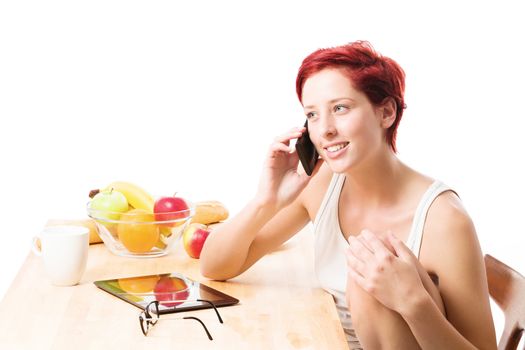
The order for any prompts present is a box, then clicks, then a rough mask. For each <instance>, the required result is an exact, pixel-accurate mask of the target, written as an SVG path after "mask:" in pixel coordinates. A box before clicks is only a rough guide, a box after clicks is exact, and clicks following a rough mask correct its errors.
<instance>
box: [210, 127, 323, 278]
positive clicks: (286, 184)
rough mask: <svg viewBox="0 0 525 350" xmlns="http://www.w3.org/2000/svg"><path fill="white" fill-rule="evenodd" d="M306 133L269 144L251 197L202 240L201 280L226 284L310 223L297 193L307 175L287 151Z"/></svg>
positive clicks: (299, 130)
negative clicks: (239, 209) (293, 142)
mask: <svg viewBox="0 0 525 350" xmlns="http://www.w3.org/2000/svg"><path fill="white" fill-rule="evenodd" d="M304 130H305V128H297V129H293V130H291V131H290V132H288V133H287V134H284V135H282V136H280V137H278V138H277V139H276V140H275V142H274V143H273V144H272V145H271V147H270V150H269V152H268V156H267V159H266V162H265V165H264V168H263V172H262V175H261V180H260V182H259V189H258V192H257V194H256V196H255V198H254V199H253V200H252V201H250V203H248V205H246V207H245V208H244V209H243V210H241V212H240V213H239V214H237V215H236V216H235V217H234V218H232V219H231V220H229V221H228V222H227V223H225V224H223V225H221V226H220V227H219V228H217V229H216V230H215V231H214V232H213V233H212V234H211V235H210V236H209V237H208V239H207V240H206V242H205V244H204V247H203V249H202V252H201V258H200V259H201V264H200V266H201V273H202V275H203V276H206V277H208V278H212V279H218V280H225V279H229V278H232V277H235V276H237V275H239V274H240V273H242V272H244V271H245V270H246V269H248V268H249V267H250V266H252V265H253V264H254V263H255V262H256V261H257V260H259V259H260V258H261V257H262V256H263V255H265V254H266V253H268V252H270V251H272V250H273V249H275V248H277V247H278V246H279V245H281V244H282V243H284V242H285V241H286V240H288V239H289V238H290V237H292V236H293V235H294V234H296V233H297V232H299V230H300V229H301V228H303V227H304V226H305V225H306V223H308V221H309V216H308V212H307V211H306V209H305V208H304V206H303V204H302V200H301V198H300V194H301V192H302V191H303V190H304V189H305V187H306V186H307V184H308V183H309V181H310V179H311V177H309V176H307V175H306V174H305V173H304V171H301V169H300V168H299V171H298V163H299V158H298V156H297V153H295V152H292V153H290V148H289V142H290V140H291V139H294V138H297V137H299V136H300V135H301V134H302V132H304ZM319 163H321V162H319ZM319 168H320V164H318V166H317V167H316V170H315V171H314V174H313V175H315V174H316V173H317V172H318V171H319ZM313 175H312V177H313Z"/></svg>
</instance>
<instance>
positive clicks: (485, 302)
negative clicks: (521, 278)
mask: <svg viewBox="0 0 525 350" xmlns="http://www.w3.org/2000/svg"><path fill="white" fill-rule="evenodd" d="M420 261H421V263H422V265H423V266H424V267H425V268H426V269H427V270H428V271H429V272H433V273H435V274H436V275H437V276H438V277H439V287H438V288H439V292H440V294H441V297H442V299H443V303H444V304H445V309H446V312H447V319H448V320H449V322H450V323H451V324H452V325H453V326H454V327H455V328H456V329H457V330H458V331H460V332H461V334H462V335H463V336H464V337H465V338H466V339H468V340H469V341H470V342H471V343H472V344H474V345H475V346H477V347H478V348H483V347H486V346H487V344H494V345H495V344H496V335H495V332H494V326H493V323H492V316H491V310H490V304H489V295H488V287H487V279H486V274H485V264H484V262H483V254H482V252H481V248H480V245H479V241H478V238H477V235H476V229H475V227H474V223H473V222H472V219H471V218H470V216H469V215H468V213H467V211H466V210H465V208H464V206H463V204H462V203H461V200H460V199H459V197H458V196H457V195H456V194H455V193H453V192H450V191H448V192H445V193H442V194H441V195H440V196H438V197H437V198H436V199H435V201H434V203H432V206H431V207H430V210H429V212H428V215H427V221H426V223H425V229H424V236H423V245H422V247H421V252H420Z"/></svg>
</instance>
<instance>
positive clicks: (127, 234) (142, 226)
mask: <svg viewBox="0 0 525 350" xmlns="http://www.w3.org/2000/svg"><path fill="white" fill-rule="evenodd" d="M153 221H155V218H154V216H153V214H150V213H148V212H147V211H146V210H143V209H133V210H130V211H128V212H126V213H124V214H122V215H121V216H120V223H119V224H118V228H117V232H118V238H119V240H120V242H122V244H123V245H124V247H126V249H127V250H129V251H130V252H132V253H147V252H149V251H150V250H151V249H152V248H153V247H154V246H155V243H157V241H158V240H159V229H158V227H157V225H155V224H151V222H153Z"/></svg>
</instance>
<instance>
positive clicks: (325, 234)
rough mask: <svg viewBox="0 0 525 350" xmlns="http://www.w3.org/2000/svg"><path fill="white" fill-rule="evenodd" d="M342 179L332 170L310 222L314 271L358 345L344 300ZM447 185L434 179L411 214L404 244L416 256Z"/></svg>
mask: <svg viewBox="0 0 525 350" xmlns="http://www.w3.org/2000/svg"><path fill="white" fill-rule="evenodd" d="M344 180H345V176H344V174H334V175H333V177H332V181H331V182H330V185H329V186H328V190H327V191H326V194H325V196H324V198H323V202H322V203H321V207H320V208H319V211H318V212H317V216H316V218H315V221H314V223H313V225H314V235H315V272H316V274H317V278H318V280H319V282H320V285H321V287H322V288H323V289H324V290H326V291H327V292H328V293H330V294H332V295H333V297H334V301H335V304H336V308H337V313H338V314H339V319H340V320H341V324H342V326H343V329H344V332H345V335H346V340H347V341H348V345H349V347H350V349H361V348H362V347H361V345H360V344H359V340H358V339H357V337H356V335H355V331H354V329H353V327H352V319H351V317H350V314H349V312H348V306H347V304H346V298H345V290H346V277H347V267H346V250H347V248H348V242H347V241H346V239H345V237H344V235H343V232H342V231H341V227H340V226H339V196H340V194H341V189H342V188H343V183H344ZM449 190H450V188H449V187H447V186H446V185H444V184H443V183H441V182H439V181H434V183H432V185H430V187H429V188H428V190H427V191H426V192H425V194H424V195H423V197H422V198H421V201H420V202H419V205H418V207H417V209H416V212H415V214H414V219H413V221H412V228H411V230H410V234H409V236H408V239H407V241H406V242H405V244H406V245H407V246H408V248H410V250H412V252H413V253H414V255H416V256H417V257H418V258H419V251H420V249H421V240H422V237H423V227H424V225H425V220H426V216H427V212H428V209H429V208H430V205H431V204H432V202H433V201H434V199H436V197H437V196H439V195H440V194H441V193H443V192H445V191H449Z"/></svg>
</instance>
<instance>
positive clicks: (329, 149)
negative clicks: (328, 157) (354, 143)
mask: <svg viewBox="0 0 525 350" xmlns="http://www.w3.org/2000/svg"><path fill="white" fill-rule="evenodd" d="M349 144H350V142H341V143H338V144H337V145H333V146H330V147H326V148H325V150H326V151H327V152H329V153H334V152H337V151H339V150H342V149H343V148H345V147H346V146H348V145H349Z"/></svg>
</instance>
